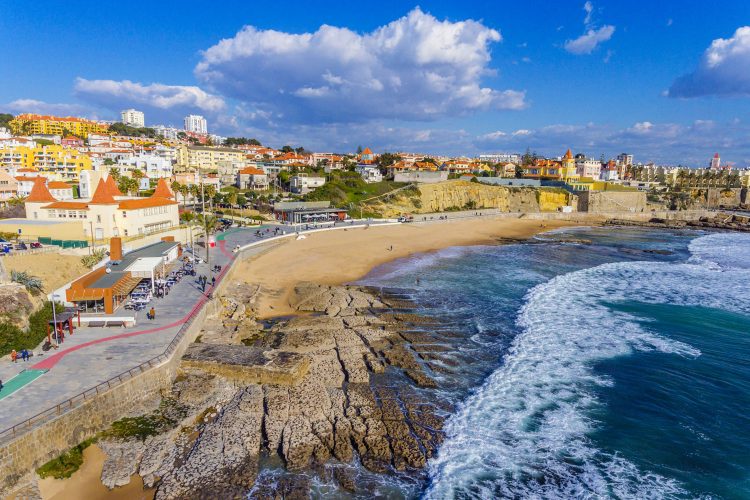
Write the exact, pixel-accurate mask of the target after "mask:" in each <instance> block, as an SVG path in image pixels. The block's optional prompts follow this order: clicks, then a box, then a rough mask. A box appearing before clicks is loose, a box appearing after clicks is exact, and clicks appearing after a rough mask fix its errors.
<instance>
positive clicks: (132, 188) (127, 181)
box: [117, 176, 139, 194]
mask: <svg viewBox="0 0 750 500" xmlns="http://www.w3.org/2000/svg"><path fill="white" fill-rule="evenodd" d="M138 187H139V186H138V181H137V180H135V179H133V178H131V177H123V176H120V180H119V181H117V188H118V189H119V190H120V191H122V192H123V193H125V194H136V193H138Z"/></svg>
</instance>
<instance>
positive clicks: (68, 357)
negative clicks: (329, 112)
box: [0, 222, 367, 431]
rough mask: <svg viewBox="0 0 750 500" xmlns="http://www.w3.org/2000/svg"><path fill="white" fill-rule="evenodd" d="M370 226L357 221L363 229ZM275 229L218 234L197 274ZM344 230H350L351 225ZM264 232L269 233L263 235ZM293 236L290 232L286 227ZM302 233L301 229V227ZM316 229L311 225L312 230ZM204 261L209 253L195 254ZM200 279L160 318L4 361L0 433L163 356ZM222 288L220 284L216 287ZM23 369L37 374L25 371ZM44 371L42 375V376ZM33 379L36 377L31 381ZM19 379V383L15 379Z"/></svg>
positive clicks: (191, 307) (165, 305)
mask: <svg viewBox="0 0 750 500" xmlns="http://www.w3.org/2000/svg"><path fill="white" fill-rule="evenodd" d="M366 223H367V222H356V223H354V224H353V225H355V226H361V225H363V224H366ZM275 227H277V226H275V225H267V226H262V227H261V229H260V230H261V231H262V232H263V236H262V237H260V238H259V237H258V236H257V235H256V232H257V231H258V228H257V227H253V228H233V229H230V230H228V231H226V232H224V233H220V234H218V235H217V238H216V239H217V246H216V247H215V248H213V249H211V250H210V265H206V264H205V263H204V264H198V265H197V266H196V275H201V274H203V275H205V276H208V277H209V282H210V278H211V277H212V276H217V275H216V273H213V272H211V270H210V269H209V267H212V266H213V265H216V264H218V265H221V266H222V268H223V269H226V268H227V266H230V265H231V263H232V260H233V259H234V258H235V254H234V253H233V252H232V249H233V248H234V247H235V246H237V245H239V246H245V245H248V244H251V243H257V242H262V241H266V240H268V239H269V238H270V237H271V236H273V235H274V233H273V229H274V228H275ZM346 227H351V226H350V225H349V224H347V225H346ZM266 228H269V229H270V231H271V232H270V233H268V232H265V230H266ZM283 229H285V230H286V231H287V233H290V232H291V231H290V229H289V228H288V227H285V228H283ZM298 229H302V228H299V227H298ZM314 229H316V228H314V227H312V226H310V227H309V230H314ZM263 250H264V248H263V247H262V246H258V247H253V248H251V249H248V250H247V251H245V252H244V256H248V255H252V254H253V253H259V252H262V251H263ZM196 252H197V254H198V255H199V256H203V255H204V254H205V249H197V250H196ZM196 278H197V276H196V277H185V278H183V279H182V280H181V281H180V282H179V283H178V284H176V285H175V287H173V289H172V291H170V293H169V295H167V296H166V297H164V298H161V299H155V301H154V302H152V304H153V305H154V308H155V310H156V319H154V320H149V319H147V318H146V310H143V311H140V312H138V313H136V326H135V327H132V328H120V327H117V328H116V329H112V328H101V327H93V328H92V327H86V326H82V327H80V328H76V329H75V331H74V333H73V335H71V336H66V337H65V341H64V342H63V343H62V344H61V346H60V348H59V349H58V350H57V351H54V352H52V351H49V352H47V353H44V354H43V355H41V354H42V352H41V350H39V349H37V350H36V351H35V353H36V354H37V355H36V356H34V357H32V358H31V360H30V361H28V362H25V363H24V362H23V361H20V360H19V361H18V362H17V363H11V362H10V359H9V356H5V357H3V359H2V360H0V379H2V381H3V383H5V384H8V383H9V381H11V383H10V384H9V387H7V392H6V389H3V391H0V395H2V397H0V431H2V430H3V429H7V428H9V427H12V426H14V425H16V424H18V423H20V422H22V421H24V420H26V419H28V418H30V417H33V416H35V415H37V414H39V413H40V412H42V411H44V410H47V409H48V408H51V407H54V406H55V405H57V404H60V403H61V402H64V401H66V400H67V399H69V398H71V397H73V396H76V395H78V394H80V393H81V392H83V391H85V390H87V389H89V388H91V387H93V386H95V385H97V384H99V383H102V382H105V381H106V380H109V379H111V378H113V377H116V376H117V375H119V374H121V373H123V372H126V371H127V370H129V369H131V368H134V367H136V366H138V365H139V364H141V363H143V362H145V361H147V360H149V359H151V358H154V357H156V356H158V355H160V354H162V353H163V352H164V350H165V348H166V346H167V345H168V344H169V343H170V342H171V341H172V339H173V338H174V336H175V335H176V334H177V332H178V331H179V329H180V328H181V326H182V325H183V323H185V321H186V320H187V319H188V318H189V317H190V316H191V314H192V312H193V311H195V310H197V309H199V308H200V307H201V306H202V305H203V304H204V303H205V302H206V301H207V300H208V298H207V293H208V292H209V291H210V289H211V287H210V285H209V287H208V288H207V289H206V292H207V293H206V294H204V293H202V292H201V290H200V287H199V285H198V283H197V280H196ZM217 284H218V283H217ZM24 369H29V370H34V371H28V372H24V373H23V374H22V375H19V373H20V372H22V371H23V370H24ZM40 372H43V374H42V375H41V376H39V373H40ZM32 375H33V376H32ZM13 377H17V378H15V379H14V378H13Z"/></svg>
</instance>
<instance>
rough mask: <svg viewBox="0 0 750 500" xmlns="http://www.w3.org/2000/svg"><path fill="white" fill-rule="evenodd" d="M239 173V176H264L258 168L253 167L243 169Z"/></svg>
mask: <svg viewBox="0 0 750 500" xmlns="http://www.w3.org/2000/svg"><path fill="white" fill-rule="evenodd" d="M240 173H241V174H245V175H264V174H265V172H264V171H262V170H261V169H259V168H255V167H247V168H244V169H242V170H240Z"/></svg>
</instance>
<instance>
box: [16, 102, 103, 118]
mask: <svg viewBox="0 0 750 500" xmlns="http://www.w3.org/2000/svg"><path fill="white" fill-rule="evenodd" d="M3 108H4V109H7V110H8V111H12V112H14V113H36V114H40V115H57V116H72V115H81V114H85V113H88V112H89V111H90V110H88V109H87V108H86V107H85V106H81V105H80V104H67V103H49V102H44V101H39V100H36V99H16V100H15V101H12V102H9V103H8V104H5V105H4V106H3Z"/></svg>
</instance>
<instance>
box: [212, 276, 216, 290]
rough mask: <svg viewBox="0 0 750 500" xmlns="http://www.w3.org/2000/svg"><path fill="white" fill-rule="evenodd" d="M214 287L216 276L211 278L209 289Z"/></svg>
mask: <svg viewBox="0 0 750 500" xmlns="http://www.w3.org/2000/svg"><path fill="white" fill-rule="evenodd" d="M215 286H216V276H212V277H211V288H213V287H215Z"/></svg>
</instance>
